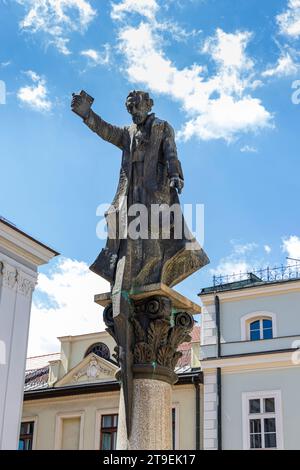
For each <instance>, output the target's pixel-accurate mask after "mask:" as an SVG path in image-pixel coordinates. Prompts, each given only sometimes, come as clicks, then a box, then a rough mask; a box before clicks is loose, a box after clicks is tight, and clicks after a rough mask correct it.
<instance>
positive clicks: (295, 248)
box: [282, 235, 300, 264]
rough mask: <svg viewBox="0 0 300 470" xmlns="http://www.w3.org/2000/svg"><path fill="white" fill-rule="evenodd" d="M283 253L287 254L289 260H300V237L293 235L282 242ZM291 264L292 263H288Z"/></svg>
mask: <svg viewBox="0 0 300 470" xmlns="http://www.w3.org/2000/svg"><path fill="white" fill-rule="evenodd" d="M282 251H283V252H284V253H286V254H287V256H288V257H289V258H293V259H296V260H300V237H297V236H296V235H291V236H290V237H286V238H284V239H283V240H282ZM288 264H291V261H290V260H289V261H288Z"/></svg>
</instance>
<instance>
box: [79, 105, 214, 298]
mask: <svg viewBox="0 0 300 470" xmlns="http://www.w3.org/2000/svg"><path fill="white" fill-rule="evenodd" d="M85 123H86V124H87V125H88V126H89V127H90V128H91V129H92V130H93V131H94V132H96V133H97V134H98V135H99V136H100V137H102V138H103V139H104V140H106V141H108V142H110V143H112V144H114V145H116V146H117V147H119V148H120V149H121V150H122V152H123V155H122V164H121V170H120V179H119V184H118V189H117V192H116V195H115V197H114V200H113V202H112V205H111V207H110V209H109V211H108V215H107V222H108V226H109V228H108V233H109V232H110V231H111V233H112V232H113V231H114V229H113V228H112V227H113V225H114V223H115V221H117V222H118V221H119V218H120V217H121V221H122V222H121V227H122V229H123V235H121V234H120V233H119V231H118V230H117V232H115V233H116V234H117V236H116V238H115V239H112V238H108V239H107V243H106V247H105V248H104V249H103V250H102V251H101V253H100V254H99V256H98V258H97V259H96V261H95V262H94V263H93V265H92V266H91V270H92V271H94V272H96V273H97V274H99V275H100V276H102V277H103V278H105V279H107V280H108V281H109V282H110V283H111V285H112V288H113V287H114V286H115V284H116V283H117V284H118V285H119V286H120V287H121V286H122V289H123V290H124V289H126V290H127V289H128V290H129V289H132V288H134V287H135V286H138V287H140V286H143V285H146V284H153V283H160V282H162V283H164V284H166V285H168V286H170V287H171V286H174V285H175V284H177V283H178V282H180V281H181V280H183V279H185V278H186V277H187V276H189V275H190V274H192V273H193V272H195V271H197V270H198V269H200V268H201V267H203V266H205V265H206V264H207V263H208V262H209V259H208V257H207V255H206V254H205V252H204V251H203V249H202V248H201V247H200V245H199V244H197V242H196V241H195V239H193V237H192V235H191V234H190V233H189V232H188V230H187V228H186V230H183V232H184V233H183V234H182V237H181V238H180V239H175V237H174V227H173V226H172V223H171V233H170V238H169V239H163V238H162V236H161V235H160V236H159V239H151V238H148V239H142V240H141V239H139V240H132V239H130V237H128V236H127V237H126V236H125V239H122V236H123V237H124V233H126V232H125V230H126V229H127V227H128V222H129V219H128V216H127V211H126V204H127V206H128V207H127V208H129V207H130V206H131V204H136V203H141V204H144V205H145V206H146V207H147V209H148V210H149V214H150V213H151V205H152V204H160V205H161V204H165V205H166V207H170V206H173V205H174V204H177V205H178V208H179V199H178V195H177V191H176V189H174V188H171V187H170V178H171V177H172V176H180V177H181V178H183V175H182V172H181V166H180V162H179V160H178V157H177V149H176V144H175V138H174V131H173V129H172V127H171V126H170V125H169V124H168V123H167V122H166V121H162V120H160V119H158V118H156V117H155V115H154V114H150V115H149V116H148V118H147V120H146V123H145V125H144V126H142V127H139V126H137V125H135V124H132V125H131V126H130V127H124V128H120V127H117V126H112V125H111V124H108V123H107V122H105V121H104V120H103V119H101V118H100V117H99V116H98V115H97V114H95V113H94V112H93V111H91V112H90V114H89V116H88V118H87V119H86V120H85ZM137 164H138V165H139V167H137V166H136V165H137ZM138 168H139V170H138ZM141 168H142V174H141V175H140V174H138V173H139V172H140V169H141ZM124 208H125V210H123V209H124ZM180 217H181V218H182V224H183V225H185V224H184V219H183V215H182V213H181V211H180ZM191 241H194V245H193V249H191ZM121 260H122V261H121ZM117 278H119V279H118V282H117ZM121 278H122V280H121Z"/></svg>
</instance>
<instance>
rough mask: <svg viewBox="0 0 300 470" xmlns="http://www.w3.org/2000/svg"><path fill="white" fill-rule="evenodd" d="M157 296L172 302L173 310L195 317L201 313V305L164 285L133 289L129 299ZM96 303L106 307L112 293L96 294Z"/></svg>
mask: <svg viewBox="0 0 300 470" xmlns="http://www.w3.org/2000/svg"><path fill="white" fill-rule="evenodd" d="M155 295H161V296H166V297H168V298H169V299H170V300H171V301H172V305H173V308H175V309H177V310H184V311H186V312H188V313H191V314H193V315H196V314H198V313H201V307H200V305H198V304H196V303H194V302H192V301H191V300H189V299H188V298H187V297H185V296H184V295H182V294H179V293H178V292H176V291H175V290H173V289H171V288H170V287H168V286H166V285H165V284H162V283H160V284H149V285H145V286H141V287H136V288H134V289H131V291H130V292H129V298H130V299H132V300H142V299H146V298H147V297H153V296H155ZM94 301H95V302H96V304H98V305H101V306H102V307H106V306H107V305H109V304H110V303H111V293H110V292H106V293H104V294H96V295H95V297H94Z"/></svg>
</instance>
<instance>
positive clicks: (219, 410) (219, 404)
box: [215, 295, 222, 450]
mask: <svg viewBox="0 0 300 470" xmlns="http://www.w3.org/2000/svg"><path fill="white" fill-rule="evenodd" d="M215 310H216V326H217V358H218V359H221V357H222V351H221V321H220V298H219V296H218V295H215ZM217 418H218V432H217V440H218V450H222V370H221V367H217Z"/></svg>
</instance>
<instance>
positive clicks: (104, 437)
mask: <svg viewBox="0 0 300 470" xmlns="http://www.w3.org/2000/svg"><path fill="white" fill-rule="evenodd" d="M117 431H118V415H117V414H112V415H102V416H101V433H100V449H101V450H115V449H116V444H117Z"/></svg>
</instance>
